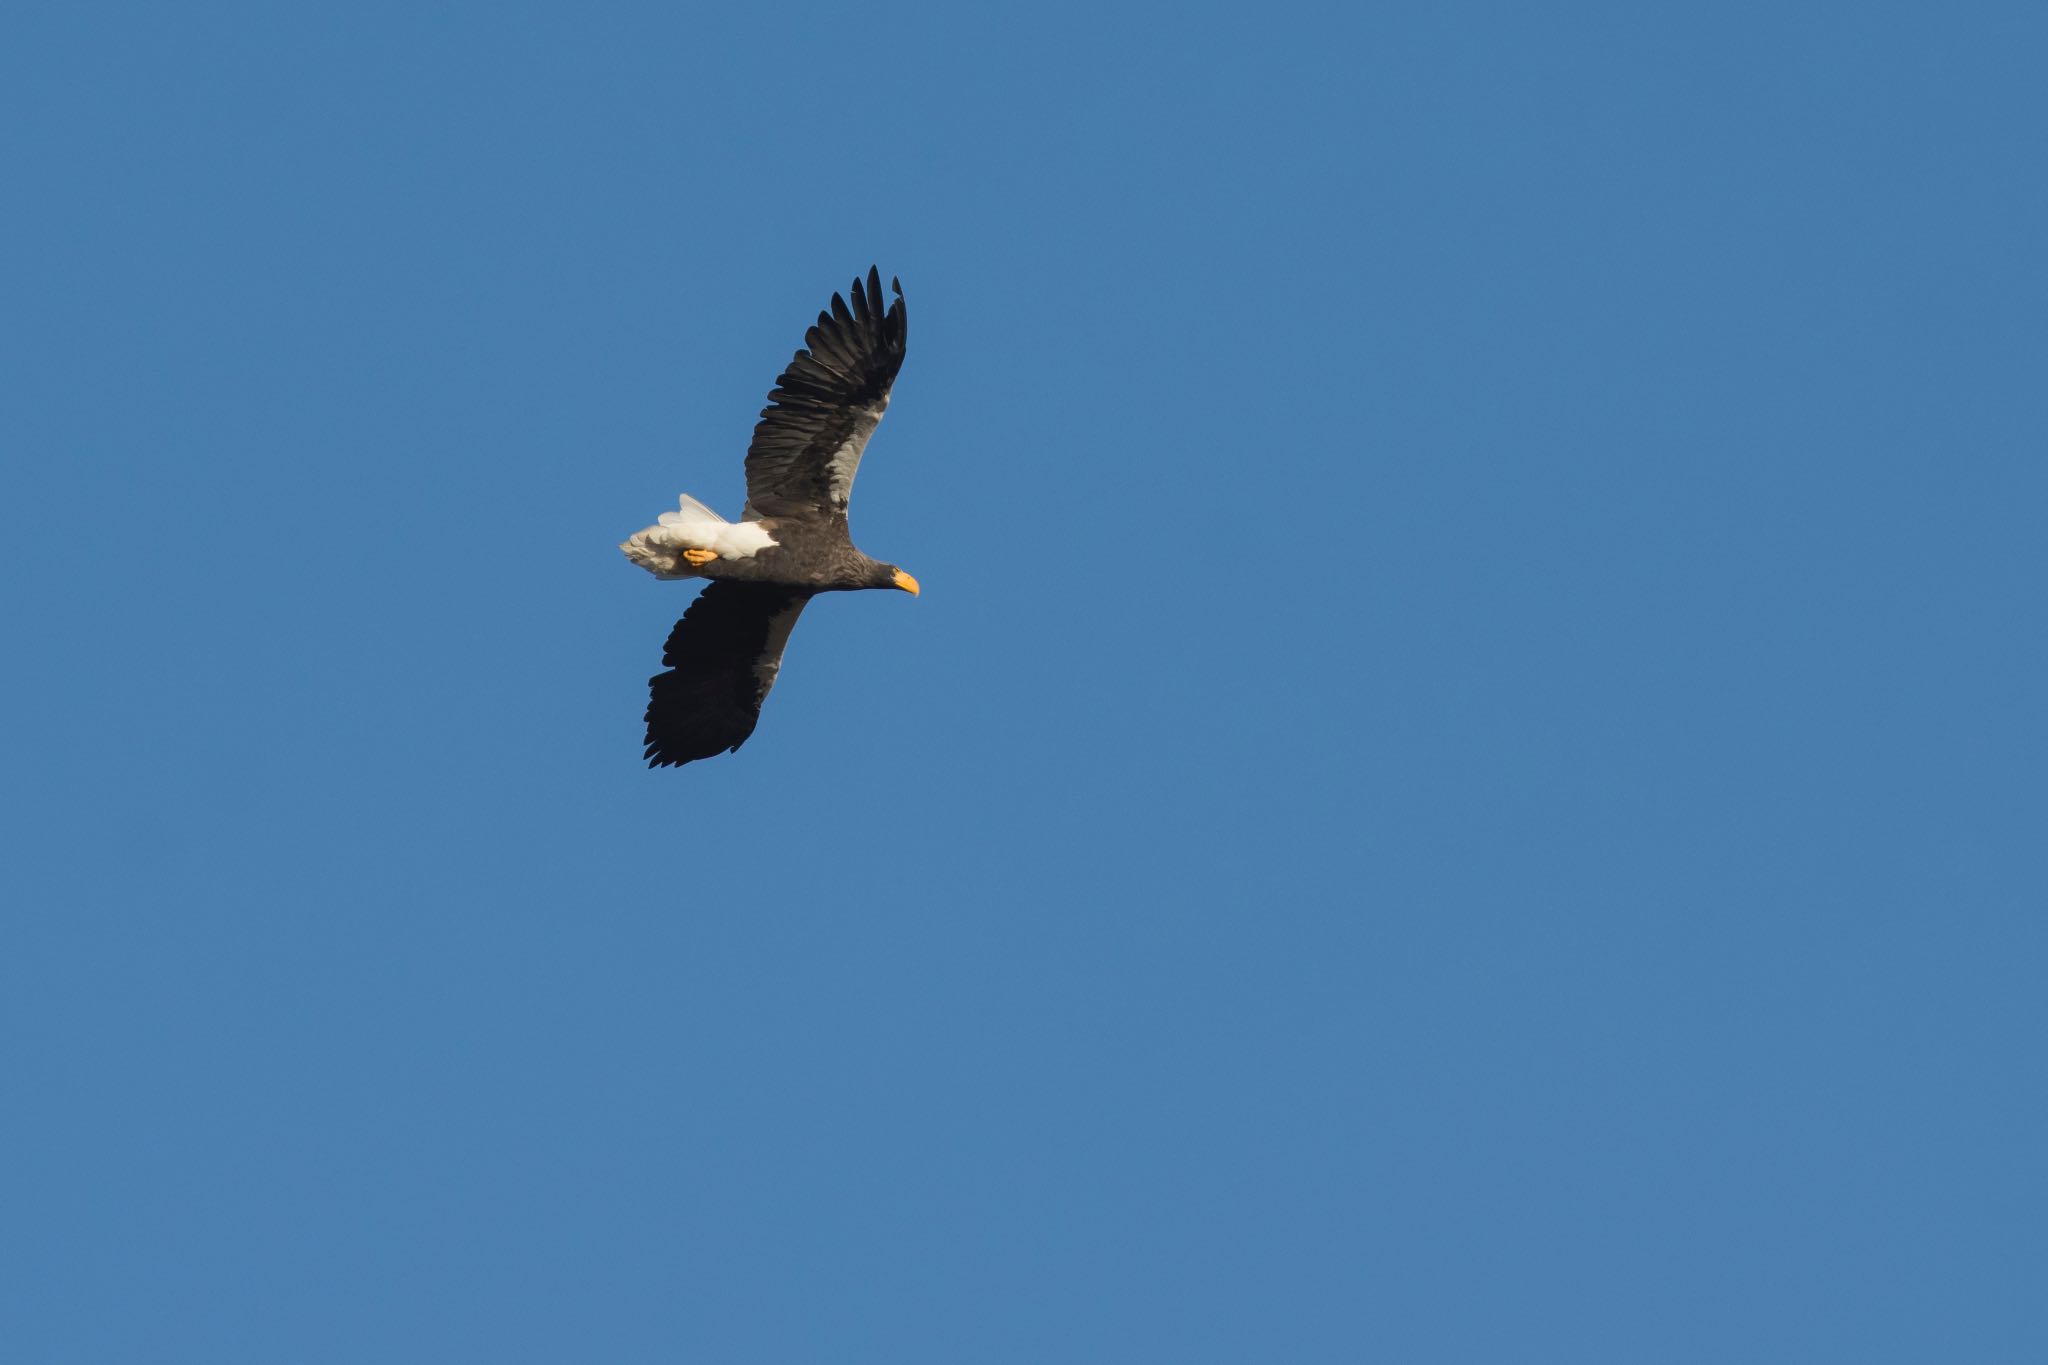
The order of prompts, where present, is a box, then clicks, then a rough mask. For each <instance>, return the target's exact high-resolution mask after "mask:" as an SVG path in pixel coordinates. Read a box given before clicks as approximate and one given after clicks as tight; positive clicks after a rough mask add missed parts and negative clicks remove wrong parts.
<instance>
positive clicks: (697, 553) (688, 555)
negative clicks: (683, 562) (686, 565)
mask: <svg viewBox="0 0 2048 1365" xmlns="http://www.w3.org/2000/svg"><path fill="white" fill-rule="evenodd" d="M683 558H684V559H687V560H689V561H690V563H692V564H693V565H696V566H698V567H699V568H701V567H703V566H704V565H706V564H709V563H710V562H711V561H712V560H714V559H716V558H718V551H716V550H685V551H683Z"/></svg>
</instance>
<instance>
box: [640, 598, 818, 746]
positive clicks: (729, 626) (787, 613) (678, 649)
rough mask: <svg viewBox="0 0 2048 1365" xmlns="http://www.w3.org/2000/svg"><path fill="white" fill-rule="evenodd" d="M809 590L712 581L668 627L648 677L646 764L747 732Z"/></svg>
mask: <svg viewBox="0 0 2048 1365" xmlns="http://www.w3.org/2000/svg"><path fill="white" fill-rule="evenodd" d="M810 600H811V595H810V594H809V593H807V592H805V591H803V590H802V589H800V588H789V587H781V586H778V585H775V584H765V583H733V582H725V583H712V584H709V585H707V586H706V587H705V589H704V591H703V592H701V593H699V594H697V600H696V601H694V602H692V603H691V604H690V609H689V610H688V611H686V612H684V613H683V619H682V620H680V621H678V622H676V628H675V629H674V630H672V631H670V632H669V637H668V647H667V648H666V649H665V650H664V651H663V652H662V656H661V662H662V664H663V666H665V667H666V668H667V669H668V672H666V673H657V674H655V675H654V676H653V677H652V678H650V679H648V682H647V687H648V699H647V766H648V767H650V768H664V767H673V766H677V765H680V764H684V763H689V762H691V761H693V760H695V759H699V758H710V757H711V756H712V755H713V754H722V753H727V752H730V751H731V750H734V749H737V748H739V747H740V745H742V744H744V743H746V742H747V736H748V735H751V734H753V733H754V722H755V721H757V720H759V719H760V718H761V703H762V702H763V701H765V700H766V699H767V696H768V689H769V688H771V687H773V686H775V674H776V671H777V670H778V669H780V668H781V667H782V649H783V646H784V645H786V644H788V643H789V632H790V630H791V628H792V627H794V626H795V625H796V618H797V616H798V614H799V613H801V612H802V611H803V609H804V604H805V603H807V602H809V601H810Z"/></svg>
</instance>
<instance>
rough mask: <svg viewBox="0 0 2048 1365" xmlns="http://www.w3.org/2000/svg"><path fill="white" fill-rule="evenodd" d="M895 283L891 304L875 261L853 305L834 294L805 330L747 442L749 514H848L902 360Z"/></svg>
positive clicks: (902, 325)
mask: <svg viewBox="0 0 2048 1365" xmlns="http://www.w3.org/2000/svg"><path fill="white" fill-rule="evenodd" d="M889 287H890V288H891V289H892V290H894V291H895V293H896V300H895V302H893V303H891V304H890V305H889V311H888V312H887V313H884V312H883V311H882V276H881V273H880V272H879V271H877V270H876V269H875V268H874V267H873V266H869V267H868V277H867V280H866V282H865V283H863V282H862V281H861V280H858V279H856V280H855V281H854V282H853V303H852V305H851V306H849V305H848V304H847V302H846V300H845V299H843V298H841V297H840V296H839V295H837V294H834V295H833V296H832V308H831V311H829V312H824V313H820V314H818V325H817V326H815V327H813V328H811V329H810V330H809V331H808V332H806V333H804V347H805V349H803V350H801V351H798V352H797V353H796V354H795V355H794V356H793V357H791V358H790V362H789V367H788V368H787V369H785V370H784V371H783V372H782V377H781V378H779V379H777V380H776V381H775V388H774V390H773V391H772V392H771V393H770V394H769V395H768V406H767V407H765V408H763V409H761V420H760V421H759V422H758V423H756V424H755V426H754V439H753V442H752V444H750V445H749V446H748V447H747V511H746V515H747V516H748V517H749V518H753V517H798V518H815V519H829V518H831V517H833V516H834V515H837V516H840V517H844V516H845V515H846V499H847V496H848V495H849V494H850V493H852V491H853V476H854V475H855V474H856V473H857V472H859V470H860V456H861V451H863V450H865V449H866V448H867V443H868V437H869V436H872V435H873V434H874V430H875V427H876V425H877V424H878V423H880V422H881V420H882V412H883V410H884V409H886V408H887V407H888V406H889V386H890V385H891V384H894V383H895V382H896V371H898V370H899V369H901V368H903V345H904V340H905V337H906V323H907V315H906V314H905V312H904V303H903V286H902V285H901V284H899V283H897V282H896V281H895V280H891V281H889Z"/></svg>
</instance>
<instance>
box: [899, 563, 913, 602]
mask: <svg viewBox="0 0 2048 1365" xmlns="http://www.w3.org/2000/svg"><path fill="white" fill-rule="evenodd" d="M895 582H896V586H897V587H899V588H901V589H903V591H905V592H907V593H909V594H910V595H911V596H912V597H915V596H917V580H916V579H915V578H912V577H911V576H910V575H909V574H907V573H905V572H903V570H901V569H898V570H897V571H896V580H895Z"/></svg>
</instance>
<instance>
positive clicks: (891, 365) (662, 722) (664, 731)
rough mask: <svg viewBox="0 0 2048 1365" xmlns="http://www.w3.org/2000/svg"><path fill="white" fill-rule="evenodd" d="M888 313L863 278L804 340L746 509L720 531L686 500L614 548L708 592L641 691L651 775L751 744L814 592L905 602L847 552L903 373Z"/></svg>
mask: <svg viewBox="0 0 2048 1365" xmlns="http://www.w3.org/2000/svg"><path fill="white" fill-rule="evenodd" d="M889 288H890V290H891V291H892V292H893V293H894V294H895V296H896V297H895V301H894V302H892V303H890V304H889V306H888V311H887V312H884V311H883V309H882V302H883V300H882V277H881V274H880V273H879V272H878V271H877V270H876V269H875V268H874V267H873V266H870V267H868V277H867V280H866V282H865V283H863V282H862V281H861V280H860V279H858V278H856V279H855V280H854V282H853V288H852V289H851V291H849V292H850V294H851V297H852V303H851V304H849V303H848V302H847V300H846V299H844V298H842V297H840V296H839V295H838V294H834V295H833V296H832V307H831V308H830V309H829V310H828V311H826V312H822V313H820V314H818V325H817V326H815V327H812V328H811V329H810V330H808V331H807V332H805V333H804V347H803V349H802V350H800V351H798V352H797V353H796V354H795V355H794V356H793V357H791V358H790V362H789V365H788V367H787V368H785V369H784V370H783V372H782V375H781V377H780V378H779V379H777V380H776V381H775V388H774V389H773V390H772V391H770V393H769V394H768V406H767V407H765V408H763V409H761V420H760V421H759V422H758V423H756V424H755V426H754V439H753V442H752V443H751V444H750V445H749V446H748V447H747V505H746V508H745V510H744V511H742V512H741V513H740V519H739V520H738V521H736V522H732V521H727V520H726V519H725V518H724V517H721V516H719V515H718V513H716V512H714V511H712V510H711V509H710V508H709V507H706V506H705V505H704V504H703V503H701V502H699V501H697V500H696V499H695V498H693V497H691V496H690V495H689V494H688V493H685V494H683V495H682V497H681V500H680V506H679V507H678V508H677V509H676V510H675V511H673V512H663V513H662V514H661V517H660V520H659V521H657V522H656V523H655V524H654V525H653V526H649V527H647V528H646V529H645V530H641V531H636V532H634V533H633V536H632V538H631V539H629V540H627V541H626V542H625V543H624V544H623V545H621V546H619V548H620V549H621V550H624V551H625V552H626V558H628V559H630V560H632V561H633V562H634V563H635V564H638V565H639V566H640V567H641V568H643V569H646V570H647V571H648V572H649V573H651V574H653V575H654V576H655V577H656V578H705V579H709V580H710V582H709V583H708V584H707V585H706V586H705V588H704V591H702V592H700V593H698V594H697V600H696V601H694V602H692V603H691V604H690V607H689V610H688V611H685V612H684V613H683V619H682V620H680V621H678V622H676V625H675V629H674V630H672V631H670V632H669V637H668V646H667V648H666V649H665V650H664V651H663V652H662V656H661V662H662V666H663V667H664V668H665V669H666V670H667V671H666V672H663V673H657V674H655V675H654V677H653V678H651V679H649V680H648V690H649V696H648V701H647V753H646V759H647V766H648V767H650V768H661V767H670V766H678V765H681V764H684V763H690V762H693V761H695V760H696V759H700V758H710V757H712V756H713V755H714V754H721V753H730V752H732V751H733V750H735V749H737V748H739V747H740V745H742V744H744V743H746V742H747V736H749V735H751V734H753V733H754V725H755V722H756V721H758V720H759V719H760V717H761V703H762V702H763V701H765V700H767V697H768V689H769V688H771V687H773V686H774V685H775V675H776V672H777V671H778V670H779V669H780V668H781V667H782V651H783V647H784V646H785V645H787V644H788V643H789V632H790V630H791V629H792V628H793V627H794V626H795V625H796V618H797V617H798V616H799V615H801V614H802V613H803V609H804V608H805V607H806V606H807V605H809V603H810V600H811V599H812V598H813V597H815V596H817V595H818V594H819V593H821V592H848V591H852V590H853V589H856V588H899V589H901V590H902V591H904V592H907V593H909V594H911V595H912V596H913V597H914V596H916V595H917V580H916V579H914V578H912V577H911V576H910V575H909V574H907V573H905V572H903V570H901V569H899V568H897V567H896V566H895V565H894V564H884V563H882V562H881V561H880V560H877V559H871V558H869V557H868V556H867V555H864V554H862V553H861V552H860V551H859V550H857V549H855V548H854V545H853V538H852V536H851V535H850V534H849V533H848V531H847V526H846V500H847V496H848V495H849V494H850V493H852V491H853V476H854V475H855V474H856V473H857V472H859V470H860V457H861V452H862V451H864V450H866V449H867V444H868V437H870V436H872V435H874V433H875V427H876V425H877V424H879V423H880V422H881V420H882V414H883V412H885V411H886V410H887V409H888V406H889V387H890V385H892V384H894V383H895V382H896V371H897V370H899V369H901V368H902V366H903V343H904V336H905V331H904V326H905V313H904V305H903V286H902V285H901V284H900V283H898V282H897V281H895V280H893V279H892V280H890V281H889Z"/></svg>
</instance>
